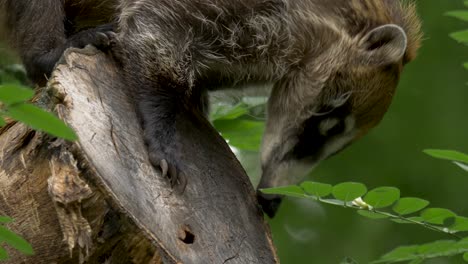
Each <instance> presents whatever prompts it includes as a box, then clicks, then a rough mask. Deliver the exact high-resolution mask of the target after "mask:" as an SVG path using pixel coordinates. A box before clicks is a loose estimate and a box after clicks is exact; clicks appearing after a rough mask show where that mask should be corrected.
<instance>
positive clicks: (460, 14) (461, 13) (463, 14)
mask: <svg viewBox="0 0 468 264" xmlns="http://www.w3.org/2000/svg"><path fill="white" fill-rule="evenodd" d="M445 14H446V15H448V16H451V17H456V18H458V19H461V20H463V21H468V11H466V10H455V11H450V12H447V13H445Z"/></svg>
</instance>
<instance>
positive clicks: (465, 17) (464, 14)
mask: <svg viewBox="0 0 468 264" xmlns="http://www.w3.org/2000/svg"><path fill="white" fill-rule="evenodd" d="M465 6H467V7H468V1H467V2H465ZM446 15H448V16H451V17H455V18H458V19H460V20H462V21H468V10H455V11H450V12H447V13H446ZM450 37H452V38H453V39H455V40H456V41H458V42H460V43H463V44H465V45H468V30H462V31H457V32H454V33H452V34H450ZM463 66H464V67H465V69H468V63H465V64H463Z"/></svg>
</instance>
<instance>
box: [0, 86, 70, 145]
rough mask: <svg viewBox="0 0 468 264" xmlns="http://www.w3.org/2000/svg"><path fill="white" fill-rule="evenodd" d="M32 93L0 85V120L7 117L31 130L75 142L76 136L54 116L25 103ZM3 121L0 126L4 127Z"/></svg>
mask: <svg viewBox="0 0 468 264" xmlns="http://www.w3.org/2000/svg"><path fill="white" fill-rule="evenodd" d="M33 95H34V92H33V91H32V90H31V89H29V88H26V87H23V86H21V85H18V84H7V85H0V102H1V104H0V119H1V117H4V116H8V117H11V118H13V119H15V120H18V121H20V122H23V123H25V124H27V125H29V126H31V127H32V128H33V129H37V130H41V131H45V132H47V133H49V134H51V135H54V136H57V137H61V138H64V139H67V140H75V139H76V135H75V133H74V132H73V130H71V128H69V127H68V126H67V125H65V123H63V122H62V121H61V120H60V119H58V118H57V117H56V116H55V115H53V114H51V113H49V112H47V111H44V110H43V109H41V108H39V107H37V106H35V105H32V104H29V103H26V102H25V101H27V100H30V99H31V98H32V97H33ZM4 124H5V123H4V121H3V119H2V121H1V122H0V125H4Z"/></svg>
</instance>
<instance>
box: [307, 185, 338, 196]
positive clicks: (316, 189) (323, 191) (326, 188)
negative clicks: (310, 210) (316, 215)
mask: <svg viewBox="0 0 468 264" xmlns="http://www.w3.org/2000/svg"><path fill="white" fill-rule="evenodd" d="M301 187H302V189H304V191H305V192H306V193H307V194H311V195H315V196H317V197H325V196H327V195H329V194H331V192H332V189H333V187H332V186H331V185H330V184H324V183H318V182H310V181H306V182H303V183H302V184H301Z"/></svg>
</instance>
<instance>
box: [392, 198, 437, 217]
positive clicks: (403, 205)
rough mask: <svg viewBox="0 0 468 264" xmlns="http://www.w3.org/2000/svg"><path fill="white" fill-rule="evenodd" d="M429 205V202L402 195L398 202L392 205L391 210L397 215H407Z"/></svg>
mask: <svg viewBox="0 0 468 264" xmlns="http://www.w3.org/2000/svg"><path fill="white" fill-rule="evenodd" d="M428 205H429V202H428V201H426V200H423V199H420V198H412V197H404V198H401V199H400V200H398V202H397V203H396V204H395V205H394V206H393V211H395V212H396V213H397V214H399V215H407V214H411V213H415V212H417V211H420V210H422V209H424V208H426V206H428Z"/></svg>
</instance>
